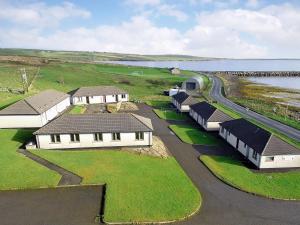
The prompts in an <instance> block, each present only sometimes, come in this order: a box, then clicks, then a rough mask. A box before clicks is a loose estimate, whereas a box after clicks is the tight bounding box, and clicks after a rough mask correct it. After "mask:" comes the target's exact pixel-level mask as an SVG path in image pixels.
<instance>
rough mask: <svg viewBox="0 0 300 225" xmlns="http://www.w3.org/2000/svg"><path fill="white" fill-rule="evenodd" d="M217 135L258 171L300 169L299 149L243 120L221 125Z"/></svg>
mask: <svg viewBox="0 0 300 225" xmlns="http://www.w3.org/2000/svg"><path fill="white" fill-rule="evenodd" d="M219 135H220V136H221V137H223V138H224V139H225V140H226V141H227V142H228V143H229V144H230V145H232V146H233V147H234V148H235V149H236V150H237V151H239V152H240V153H241V154H242V155H243V156H244V157H245V158H247V159H248V160H249V161H250V162H251V163H253V164H254V165H255V166H256V167H258V168H259V169H262V168H292V167H300V149H297V148H295V147H294V146H292V145H290V144H288V143H286V142H284V141H283V140H281V139H280V138H278V137H276V136H274V135H273V134H271V133H270V132H268V131H266V130H264V129H262V128H260V127H258V126H256V125H254V124H252V123H250V122H249V121H247V120H245V119H237V120H231V121H227V122H224V123H221V124H220V131H219Z"/></svg>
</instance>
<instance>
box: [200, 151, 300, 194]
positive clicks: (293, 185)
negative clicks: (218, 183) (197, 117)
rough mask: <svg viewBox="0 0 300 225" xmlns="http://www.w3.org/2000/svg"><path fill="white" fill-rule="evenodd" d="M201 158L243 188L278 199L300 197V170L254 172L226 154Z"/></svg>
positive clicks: (211, 168)
mask: <svg viewBox="0 0 300 225" xmlns="http://www.w3.org/2000/svg"><path fill="white" fill-rule="evenodd" d="M200 160H201V161H202V162H203V163H204V164H205V165H206V166H207V167H208V168H209V169H210V170H211V171H212V172H213V173H214V174H215V175H216V176H217V177H219V178H220V179H221V180H223V181H225V182H226V183H228V184H230V185H232V186H234V187H236V188H239V189H241V190H244V191H247V192H251V193H255V194H259V195H263V196H266V197H271V198H277V199H300V172H299V171H298V172H296V171H294V172H285V173H254V172H252V171H251V170H249V169H248V168H246V167H245V166H244V165H242V164H241V163H240V162H238V161H236V160H234V159H232V158H231V157H225V156H201V157H200Z"/></svg>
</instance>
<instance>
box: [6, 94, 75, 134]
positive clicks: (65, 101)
mask: <svg viewBox="0 0 300 225" xmlns="http://www.w3.org/2000/svg"><path fill="white" fill-rule="evenodd" d="M69 106H70V95H68V94H66V93H63V92H59V91H56V90H46V91H42V92H40V93H38V94H36V95H34V96H31V97H27V98H25V99H23V100H20V101H18V102H16V103H14V104H12V105H10V106H8V107H6V108H5V109H3V110H1V111H0V128H36V127H42V126H44V125H45V124H47V123H48V122H49V121H50V120H52V119H54V118H55V117H57V116H58V115H59V114H60V113H61V112H62V111H64V110H65V109H67V108H68V107H69Z"/></svg>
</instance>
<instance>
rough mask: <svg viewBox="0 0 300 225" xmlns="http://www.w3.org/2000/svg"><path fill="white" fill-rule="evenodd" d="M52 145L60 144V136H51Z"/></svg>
mask: <svg viewBox="0 0 300 225" xmlns="http://www.w3.org/2000/svg"><path fill="white" fill-rule="evenodd" d="M51 143H60V135H59V134H51Z"/></svg>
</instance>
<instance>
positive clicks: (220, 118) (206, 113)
mask: <svg viewBox="0 0 300 225" xmlns="http://www.w3.org/2000/svg"><path fill="white" fill-rule="evenodd" d="M190 108H191V109H192V110H194V111H195V112H196V113H197V114H198V115H200V116H201V117H202V118H204V119H205V120H206V121H208V122H225V121H228V120H232V118H231V117H230V116H228V115H227V114H225V113H223V112H222V111H221V110H219V109H217V108H216V107H214V106H213V105H211V104H209V103H207V102H205V101H203V102H198V103H196V104H193V105H191V106H190Z"/></svg>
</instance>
